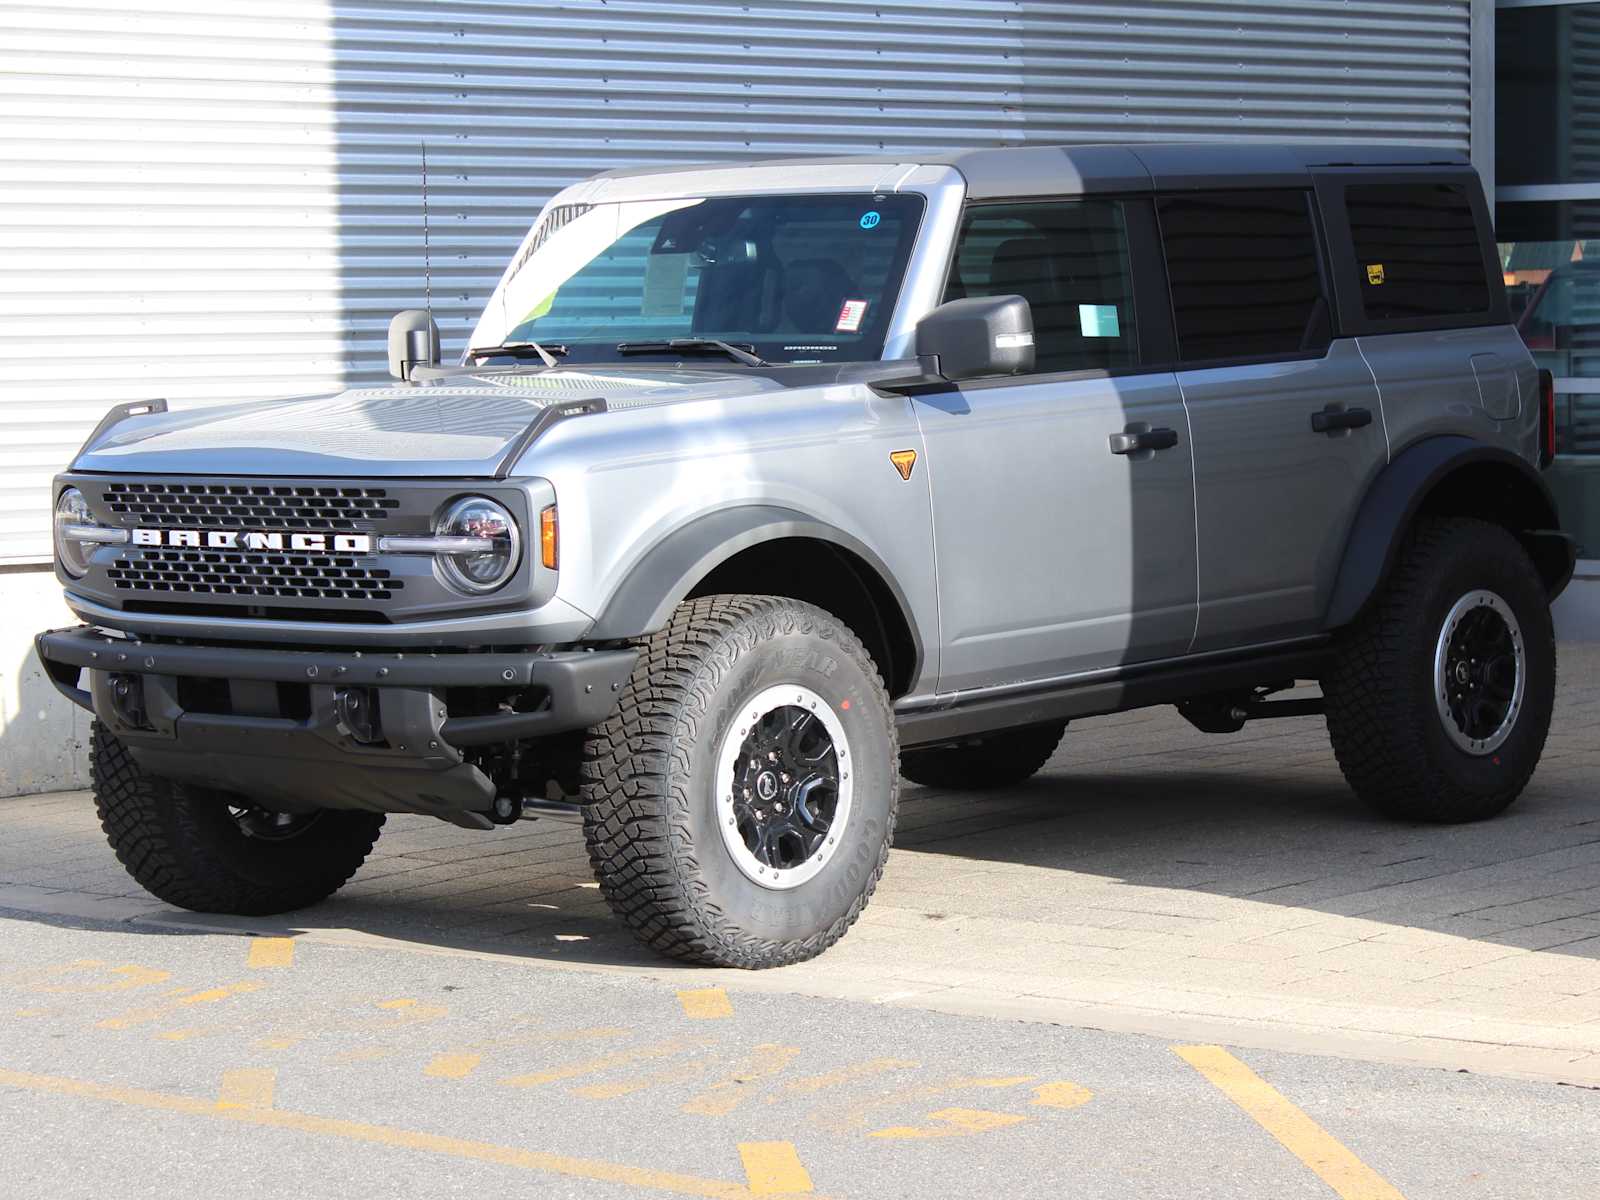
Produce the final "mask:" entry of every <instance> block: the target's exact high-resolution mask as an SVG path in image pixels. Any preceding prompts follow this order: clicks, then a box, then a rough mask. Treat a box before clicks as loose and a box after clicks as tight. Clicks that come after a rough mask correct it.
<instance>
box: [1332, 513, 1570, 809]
mask: <svg viewBox="0 0 1600 1200" xmlns="http://www.w3.org/2000/svg"><path fill="white" fill-rule="evenodd" d="M1555 684H1556V648H1555V634H1554V630H1553V628H1552V624H1551V620H1550V606H1549V602H1548V600H1547V598H1546V596H1545V591H1544V586H1543V583H1542V581H1541V580H1540V577H1539V573H1538V571H1537V569H1536V568H1535V567H1534V564H1533V561H1532V559H1530V558H1529V557H1528V554H1527V551H1525V550H1524V549H1523V548H1522V546H1521V545H1520V544H1519V543H1518V542H1517V540H1516V539H1515V538H1514V537H1512V536H1511V534H1510V533H1508V532H1507V531H1506V530H1504V529H1502V528H1501V527H1500V526H1498V525H1491V524H1489V523H1487V522H1484V521H1474V520H1466V519H1462V518H1429V519H1425V520H1423V521H1421V522H1419V524H1418V527H1417V529H1416V530H1415V531H1414V532H1413V533H1412V534H1411V536H1410V537H1409V538H1408V540H1407V542H1406V545H1405V547H1404V548H1403V549H1402V550H1401V553H1400V558H1399V560H1398V561H1397V562H1396V563H1395V567H1394V571H1393V573H1392V575H1391V577H1390V580H1389V583H1388V585H1387V587H1386V588H1385V590H1384V593H1383V595H1381V596H1380V597H1379V598H1378V599H1377V601H1376V602H1375V603H1374V606H1373V610H1372V611H1371V612H1370V613H1369V614H1368V615H1367V616H1366V617H1365V618H1364V619H1363V621H1362V623H1361V624H1360V625H1359V626H1358V627H1356V628H1355V629H1353V630H1351V631H1350V633H1349V634H1348V635H1347V637H1346V638H1345V641H1344V642H1343V644H1342V645H1341V646H1340V647H1339V656H1338V660H1337V663H1336V665H1335V667H1334V669H1333V671H1332V672H1331V673H1330V674H1329V676H1328V677H1327V678H1326V679H1324V680H1323V693H1324V695H1325V697H1326V699H1327V712H1328V733H1329V735H1330V737H1331V739H1332V741H1333V749H1334V753H1335V755H1336V756H1337V757H1338V760H1339V767H1340V769H1341V770H1342V771H1343V772H1344V776H1345V778H1346V780H1348V781H1349V783H1350V786H1351V787H1352V788H1354V789H1355V791H1356V793H1357V795H1359V796H1360V797H1361V798H1362V799H1363V800H1365V801H1366V802H1367V803H1368V804H1369V805H1371V806H1372V807H1373V808H1375V809H1377V810H1378V811H1379V812H1381V813H1383V814H1385V815H1387V816H1391V817H1397V818H1401V819H1404V820H1414V821H1433V822H1440V823H1453V822H1460V821H1479V820H1482V819H1484V818H1485V817H1492V816H1494V815H1495V814H1496V813H1498V812H1501V811H1502V810H1503V809H1505V808H1506V807H1507V806H1508V805H1509V804H1511V802H1512V801H1513V800H1515V799H1516V798H1517V796H1518V795H1520V794H1521V792H1522V789H1523V788H1524V787H1525V786H1526V785H1527V782H1528V780H1529V778H1531V777H1532V775H1533V771H1534V768H1535V767H1536V766H1537V765H1538V763H1539V756H1540V754H1541V753H1542V752H1543V750H1544V742H1545V736H1546V734H1547V733H1548V732H1549V729H1550V715H1551V711H1552V709H1553V707H1554V704H1555Z"/></svg>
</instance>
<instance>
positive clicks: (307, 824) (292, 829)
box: [228, 804, 322, 842]
mask: <svg viewBox="0 0 1600 1200" xmlns="http://www.w3.org/2000/svg"><path fill="white" fill-rule="evenodd" d="M228 812H229V814H230V815H232V817H233V820H234V823H235V824H237V825H238V826H239V832H240V833H242V834H244V836H245V837H247V838H251V839H253V840H255V841H260V842H288V841H293V840H294V839H295V838H297V837H300V836H301V835H302V834H304V833H305V832H306V831H307V830H308V829H310V828H311V827H312V826H313V825H315V824H316V823H317V818H319V817H320V816H322V814H321V813H286V812H273V811H272V810H271V809H268V808H260V807H258V806H256V805H254V804H230V805H228Z"/></svg>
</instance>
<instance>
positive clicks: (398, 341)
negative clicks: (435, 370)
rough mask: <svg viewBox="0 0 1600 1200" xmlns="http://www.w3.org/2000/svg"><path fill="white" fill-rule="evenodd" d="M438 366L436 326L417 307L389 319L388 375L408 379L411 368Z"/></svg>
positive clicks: (430, 316)
mask: <svg viewBox="0 0 1600 1200" xmlns="http://www.w3.org/2000/svg"><path fill="white" fill-rule="evenodd" d="M438 365H439V327H438V326H437V325H435V324H434V322H433V314H432V313H430V312H427V311H426V310H424V309H420V308H408V309H406V310H405V311H404V312H400V313H396V314H395V315H394V320H392V321H390V322H389V374H391V375H393V376H394V377H395V378H396V379H410V378H411V369H412V368H413V367H436V366H438Z"/></svg>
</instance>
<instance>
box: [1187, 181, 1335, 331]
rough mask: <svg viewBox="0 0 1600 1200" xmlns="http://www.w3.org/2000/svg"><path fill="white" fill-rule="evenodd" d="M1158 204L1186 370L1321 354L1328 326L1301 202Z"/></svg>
mask: <svg viewBox="0 0 1600 1200" xmlns="http://www.w3.org/2000/svg"><path fill="white" fill-rule="evenodd" d="M1157 204H1158V209H1157V211H1158V213H1159V215H1160V219H1161V243H1162V248H1163V250H1164V251H1165V253H1166V258H1167V278H1168V281H1169V283H1170V285H1171V288H1172V316H1173V321H1174V323H1175V325H1176V327H1177V335H1178V356H1179V357H1180V358H1181V359H1182V360H1183V361H1184V362H1206V361H1210V360H1217V359H1245V358H1271V357H1281V356H1286V355H1308V354H1317V353H1321V352H1322V351H1323V350H1325V349H1327V346H1328V342H1329V340H1330V338H1331V336H1332V332H1333V322H1332V314H1331V311H1330V309H1329V306H1328V302H1327V299H1326V297H1325V296H1324V294H1323V284H1322V271H1321V268H1320V265H1319V258H1318V252H1317V239H1316V234H1315V232H1314V231H1313V226H1312V223H1311V197H1310V194H1309V193H1307V192H1300V191H1254V192H1194V193H1188V194H1184V195H1175V196H1163V197H1161V198H1160V200H1159V201H1158V202H1157Z"/></svg>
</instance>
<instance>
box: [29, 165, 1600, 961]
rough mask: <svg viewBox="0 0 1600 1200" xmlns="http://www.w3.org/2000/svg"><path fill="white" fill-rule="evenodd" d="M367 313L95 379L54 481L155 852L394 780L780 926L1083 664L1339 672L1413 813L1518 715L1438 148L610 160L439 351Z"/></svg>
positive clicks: (1539, 535) (841, 897)
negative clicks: (369, 341)
mask: <svg viewBox="0 0 1600 1200" xmlns="http://www.w3.org/2000/svg"><path fill="white" fill-rule="evenodd" d="M389 351H390V367H391V371H392V372H393V373H394V374H395V375H396V376H397V377H398V378H397V382H396V383H394V384H393V385H391V386H385V387H369V388H359V389H356V390H352V391H346V392H343V393H341V394H338V395H332V396H325V397H317V398H302V399H292V400H281V401H269V402H258V403H248V404H238V405H234V406H231V407H224V408H207V409H201V410H195V411H183V412H167V411H165V406H164V405H163V404H161V403H160V402H150V403H146V404H143V405H125V406H123V407H121V408H119V409H117V410H115V411H113V413H112V414H110V416H108V417H107V419H106V421H105V422H103V423H102V426H101V427H100V428H99V429H97V430H96V431H95V433H94V434H93V436H91V437H90V438H89V440H88V442H87V443H86V444H85V446H84V448H83V450H82V451H81V452H80V453H79V455H78V457H77V459H76V460H75V461H74V462H73V463H72V465H71V468H70V470H69V471H67V473H65V474H63V475H61V476H60V477H59V478H58V479H57V480H56V481H55V496H54V499H55V511H56V517H57V520H56V547H57V556H58V557H57V570H58V574H59V578H60V580H61V583H62V584H63V586H64V587H65V589H66V599H67V603H68V604H69V605H70V606H71V608H72V609H73V611H74V612H75V613H76V614H77V615H78V616H79V617H80V618H81V619H82V620H83V621H84V625H82V626H80V627H76V628H72V629H64V630H57V631H54V632H49V633H45V634H42V635H40V637H39V638H38V652H39V655H40V658H41V659H42V661H43V662H44V665H45V667H46V668H47V670H48V672H49V674H50V676H51V678H52V679H53V680H54V682H55V683H56V685H57V686H58V687H59V688H60V689H61V690H62V691H63V692H65V693H66V695H67V696H69V697H70V698H71V699H72V700H74V701H75V702H76V703H78V704H80V705H82V706H83V707H85V708H87V709H90V710H91V711H92V712H93V713H94V716H95V724H94V732H93V738H92V755H93V777H94V789H95V795H96V803H97V805H98V808H99V813H100V818H101V820H102V822H103V824H104V827H105V830H106V833H107V835H108V837H109V838H110V841H111V844H112V846H113V847H114V848H115V850H116V853H117V855H118V857H119V858H120V859H121V860H122V862H123V863H124V864H125V865H126V866H127V868H128V870H129V871H130V872H131V873H132V875H133V876H134V878H135V879H137V880H138V881H139V882H140V883H141V884H142V885H143V886H144V887H146V888H148V889H149V890H150V891H151V892H153V893H154V894H155V895H156V896H158V897H160V898H162V899H163V900H166V901H168V902H170V903H173V904H177V905H181V906H184V907H187V908H192V909H199V910H204V911H212V912H228V913H257V914H259V913H274V912H280V911H284V910H288V909H293V908H296V907H299V906H302V905H307V904H311V903H313V902H315V901H318V900H321V899H322V898H324V897H326V896H328V895H329V894H330V893H332V892H333V891H335V890H336V889H337V888H338V887H340V885H341V884H343V883H344V881H345V880H346V879H347V878H349V876H350V875H351V874H352V872H354V871H355V870H356V869H357V867H358V866H359V865H360V864H361V862H362V860H363V858H364V857H365V856H366V854H367V853H368V852H369V851H370V849H371V847H372V845H373V842H374V839H375V838H376V837H377V836H378V832H379V829H380V827H381V826H382V825H383V822H384V817H385V814H387V813H421V814H427V815H430V816H434V817H438V818H441V819H443V820H446V821H451V822H454V823H455V824H457V825H462V826H466V827H468V828H472V829H482V830H492V829H494V828H495V827H496V826H497V825H508V824H511V823H513V822H516V821H518V820H520V819H523V818H527V817H535V818H547V819H548V818H558V819H559V818H566V819H570V820H575V821H581V822H582V825H583V829H584V833H585V837H586V839H587V845H588V852H589V856H590V859H591V861H592V863H593V867H594V870H595V873H596V875H597V876H598V878H599V883H600V887H601V888H602V889H603V891H604V894H605V896H606V898H607V900H608V901H609V902H610V904H611V906H612V908H613V909H614V911H615V912H616V913H617V914H618V916H620V917H621V918H622V919H623V920H624V921H625V922H627V924H628V925H629V926H631V927H632V929H633V930H634V931H635V932H636V933H637V935H638V936H639V938H641V939H642V940H643V941H644V942H645V943H647V944H648V945H650V946H652V947H655V948H656V949H657V950H660V951H662V952H664V953H667V954H670V955H675V956H678V957H681V958H686V959H690V960H694V961H699V962H704V963H715V964H723V965H730V966H739V967H765V966H772V965H777V964H782V963H789V962H794V961H797V960H800V959H804V958H807V957H809V956H811V955H814V954H817V953H818V952H820V951H821V950H823V949H824V948H826V947H827V946H829V945H830V944H832V943H833V942H834V941H836V940H837V939H838V938H839V937H840V936H841V935H842V934H843V933H844V932H845V930H846V929H847V928H848V927H849V925H850V924H851V922H852V921H854V920H855V919H856V917H857V915H858V914H859V913H860V912H861V910H862V907H863V905H865V904H866V902H867V900H868V898H869V896H870V895H871V893H872V890H873V887H874V885H875V884H876V882H877V880H878V877H879V875H880V873H881V872H882V870H883V867H884V863H885V860H886V857H887V855H888V850H889V845H890V841H891V838H892V835H893V833H894V825H895V811H896V804H897V800H898V797H899V789H900V783H899V780H900V777H901V776H904V777H905V778H907V779H910V780H913V781H915V782H917V783H921V784H926V785H929V786H932V787H942V788H955V789H962V790H967V789H981V788H996V787H1008V786H1012V785H1016V784H1018V783H1020V782H1021V781H1023V780H1025V779H1027V778H1028V777H1029V776H1030V775H1031V774H1033V773H1034V772H1035V771H1037V770H1038V769H1039V768H1040V767H1041V766H1043V764H1044V763H1045V762H1046V761H1047V760H1048V759H1049V758H1050V757H1051V755H1052V753H1053V752H1054V751H1055V750H1056V748H1057V744H1058V743H1059V741H1060V740H1061V737H1062V734H1063V730H1064V729H1065V727H1066V725H1067V722H1068V721H1069V720H1071V719H1073V718H1075V717H1084V716H1090V715H1093V714H1098V713H1109V712H1115V711H1120V710H1124V709H1130V708H1135V707H1138V706H1143V705H1155V704H1175V705H1177V707H1178V709H1179V711H1180V712H1182V714H1183V715H1184V716H1185V717H1187V718H1188V719H1189V720H1190V721H1191V722H1193V723H1194V724H1195V725H1196V726H1198V727H1199V728H1200V729H1202V730H1207V731H1213V732H1219V733H1220V732H1228V731H1233V730H1237V729H1239V728H1241V727H1242V726H1243V725H1244V724H1245V722H1247V721H1252V720H1259V719H1267V718H1272V717H1277V716H1284V715H1292V714H1306V713H1323V712H1325V713H1326V717H1327V724H1328V729H1329V732H1330V735H1331V738H1332V743H1333V748H1334V751H1335V753H1336V754H1337V757H1338V761H1339V764H1340V766H1341V767H1342V769H1343V771H1344V774H1345V776H1346V778H1347V779H1348V780H1349V782H1350V784H1351V786H1352V788H1353V789H1354V791H1355V792H1356V794H1357V795H1358V796H1359V797H1360V798H1361V799H1362V800H1364V801H1365V802H1366V803H1367V804H1369V805H1370V806H1372V807H1373V808H1375V809H1377V810H1378V812H1379V813H1381V814H1383V815H1385V816H1387V817H1390V818H1396V819H1400V820H1408V821H1470V820H1476V819H1480V818H1484V817H1488V816H1491V815H1493V814H1495V813H1497V812H1499V811H1500V810H1502V809H1504V808H1505V807H1506V806H1507V805H1508V804H1510V803H1511V802H1512V800H1514V799H1515V798H1516V797H1517V795H1518V793H1519V792H1521V791H1522V789H1523V787H1524V785H1525V784H1526V783H1527V782H1528V779H1529V777H1530V775H1531V774H1532V772H1533V770H1534V767H1535V765H1536V763H1537V762H1538V759H1539V756H1540V753H1541V750H1542V748H1543V745H1544V741H1545V734H1546V730H1547V728H1548V725H1549V721H1550V716H1551V707H1552V703H1553V696H1554V687H1555V670H1556V662H1555V645H1554V638H1553V635H1552V629H1551V620H1550V613H1549V601H1550V600H1551V598H1552V597H1553V596H1555V595H1556V594H1557V593H1558V592H1559V591H1560V590H1561V589H1562V587H1563V586H1565V584H1566V582H1567V580H1568V578H1569V576H1570V574H1571V571H1572V565H1573V546H1572V543H1571V540H1570V538H1568V537H1566V536H1564V535H1563V534H1562V533H1561V532H1560V531H1559V529H1558V524H1557V516H1556V512H1555V509H1554V506H1553V504H1552V502H1551V498H1550V493H1549V491H1548V490H1547V488H1546V486H1545V484H1544V482H1543V481H1542V479H1541V475H1540V468H1541V466H1542V465H1543V464H1544V463H1545V462H1546V461H1547V459H1548V456H1549V455H1550V453H1551V446H1552V444H1553V429H1552V412H1553V410H1552V407H1551V394H1550V384H1549V380H1548V378H1546V379H1543V380H1541V378H1540V377H1539V374H1538V372H1537V371H1536V369H1535V367H1534V364H1533V362H1532V360H1531V358H1530V357H1529V353H1528V351H1527V349H1526V348H1525V347H1524V345H1523V343H1522V341H1521V339H1520V338H1519V336H1518V334H1517V331H1516V329H1515V328H1513V327H1512V325H1511V324H1510V322H1509V318H1508V315H1507V309H1506V302H1505V296H1504V289H1503V284H1502V280H1501V276H1500V273H1499V269H1498V262H1497V258H1496V250H1495V246H1494V242H1493V237H1492V233H1491V230H1490V225H1489V218H1488V214H1487V211H1486V208H1485V204H1484V198H1483V194H1482V190H1481V188H1480V186H1479V183H1478V180H1477V177H1476V176H1475V174H1474V173H1473V171H1472V169H1471V168H1470V167H1469V166H1468V165H1466V164H1465V162H1463V161H1461V160H1459V159H1457V158H1455V157H1452V156H1451V155H1449V154H1448V153H1441V152H1439V151H1436V150H1432V149H1415V150H1408V149H1406V148H1395V147H1382V148H1364V147H1350V146H1334V147H1307V146H1276V147H1275V146H1240V145H1231V146H1194V145H1189V146H1145V145H1140V146H1128V147H1119V146H1086V147H1067V148H1059V147H1036V148H1033V147H1029V148H1010V149H991V150H974V151H969V152H963V153H958V154H951V155H947V156H931V157H917V158H914V159H907V160H903V161H902V160H897V159H895V158H893V157H882V158H878V159H872V160H868V159H827V160H811V161H776V162H757V163H747V164H733V165H717V166H708V167H703V168H690V169H660V170H651V171H640V172H612V173H608V174H604V175H600V176H597V177H595V178H593V179H590V180H588V181H586V182H583V183H579V184H576V185H574V186H573V187H570V188H568V189H566V190H565V191H563V192H561V193H560V194H559V195H557V196H555V197H554V198H553V199H552V200H551V201H550V202H549V204H548V205H547V206H546V207H545V209H544V210H543V212H542V214H541V215H540V216H539V219H538V221H537V222H536V223H535V224H534V226H533V228H532V230H531V231H530V232H529V234H528V236H527V237H526V239H525V240H524V241H523V243H522V244H521V246H520V247H519V249H518V250H517V252H516V254H515V256H514V257H513V259H512V260H511V263H510V265H509V267H508V268H507V269H506V271H505V273H504V275H503V276H502V278H501V280H500V283H499V285H498V287H497V288H496V290H495V292H494V294H493V296H492V297H491V298H490V300H489V302H488V306H487V308H486V309H485V310H484V312H483V314H482V317H481V319H480V320H479V322H478V324H477V327H476V331H475V332H474V334H473V336H472V339H471V342H470V347H469V349H467V350H466V352H465V354H464V355H463V358H462V361H461V362H460V364H459V365H455V366H448V367H447V366H441V365H439V357H440V353H439V334H438V330H437V327H436V326H435V325H434V323H433V321H432V320H431V318H430V317H429V316H428V314H426V313H422V312H408V313H402V314H400V315H399V316H398V317H397V318H396V319H395V321H394V324H393V325H392V326H391V329H390V342H389ZM1311 683H1316V684H1318V685H1320V690H1318V691H1313V690H1311V689H1310V688H1308V687H1306V686H1305V685H1308V684H1311ZM1292 688H1297V689H1298V690H1296V691H1295V692H1294V694H1293V695H1284V693H1286V692H1288V691H1289V690H1290V689H1292Z"/></svg>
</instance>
